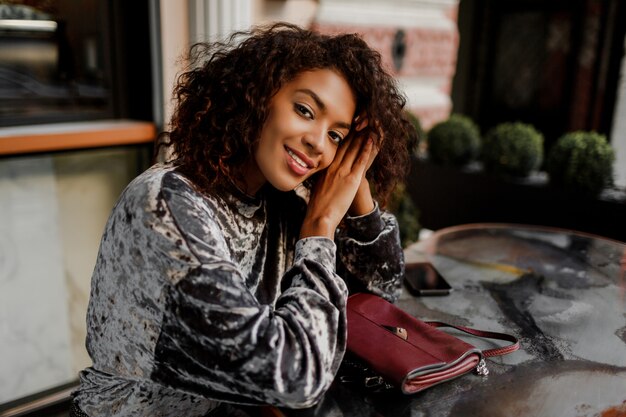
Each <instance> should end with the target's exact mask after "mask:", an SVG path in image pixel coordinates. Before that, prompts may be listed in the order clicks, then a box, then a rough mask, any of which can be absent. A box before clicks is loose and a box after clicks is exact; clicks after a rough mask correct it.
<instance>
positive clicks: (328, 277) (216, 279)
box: [73, 164, 404, 417]
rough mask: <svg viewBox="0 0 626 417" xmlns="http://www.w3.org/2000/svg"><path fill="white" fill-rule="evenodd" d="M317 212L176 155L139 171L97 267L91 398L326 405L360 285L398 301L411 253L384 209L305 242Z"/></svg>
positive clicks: (135, 408)
mask: <svg viewBox="0 0 626 417" xmlns="http://www.w3.org/2000/svg"><path fill="white" fill-rule="evenodd" d="M305 208H306V207H305V203H304V201H303V200H302V199H301V198H300V197H298V196H296V194H295V193H293V192H291V193H280V192H278V191H276V190H274V189H272V188H271V187H266V188H264V189H263V190H262V191H261V192H260V193H259V195H258V196H256V197H250V196H247V195H245V194H243V193H242V192H240V191H239V190H237V189H236V188H235V187H234V186H233V187H231V188H224V189H220V190H219V191H216V192H214V193H212V194H211V195H206V194H204V193H201V192H198V191H197V189H196V188H195V187H194V185H193V184H192V183H191V181H189V180H188V179H187V178H185V177H184V176H183V175H182V174H180V173H179V172H177V171H176V169H175V168H174V167H172V166H169V165H158V164H157V165H155V166H153V167H152V168H150V169H148V170H147V171H146V172H144V173H143V174H141V175H140V176H138V177H137V178H136V179H135V180H133V181H132V182H131V183H130V184H129V186H128V187H127V188H126V190H125V191H124V192H123V194H122V196H121V197H120V200H119V201H118V203H117V204H116V206H115V207H114V209H113V211H112V213H111V216H110V218H109V220H108V223H107V225H106V228H105V231H104V234H103V237H102V241H101V245H100V251H99V254H98V258H97V262H96V266H95V269H94V273H93V277H92V287H91V296H90V301H89V308H88V313H87V349H88V351H89V354H90V356H91V358H92V360H93V365H92V366H91V367H89V368H87V369H85V370H83V371H82V372H81V373H80V386H79V388H78V389H77V390H76V392H74V395H73V397H74V401H75V403H76V404H77V406H78V407H80V409H81V410H82V411H84V412H85V413H86V414H87V415H89V416H91V417H99V416H110V415H120V416H151V417H156V416H163V417H170V416H186V417H194V416H205V415H213V413H210V411H211V410H213V409H215V408H216V407H218V405H219V404H220V403H221V402H229V403H239V404H272V405H277V406H284V407H290V408H303V407H308V406H311V405H313V404H315V403H316V402H317V401H319V399H320V398H321V396H322V395H323V394H324V392H325V391H326V390H327V389H328V388H329V386H330V384H331V382H332V380H333V378H334V376H335V373H336V372H337V370H338V367H339V365H340V362H341V359H342V357H343V354H344V351H345V342H346V316H345V302H346V297H347V295H348V287H349V288H350V289H352V290H358V291H362V290H367V291H371V292H373V293H376V294H379V295H381V296H383V297H385V298H387V299H389V300H392V301H393V300H394V299H395V298H396V297H397V296H398V295H399V291H400V278H401V276H402V273H403V267H404V262H403V257H402V250H401V247H400V243H399V233H398V227H397V223H396V221H395V218H394V217H393V216H392V215H390V214H388V213H385V212H383V211H381V210H379V209H378V207H376V208H375V210H374V211H373V212H372V213H369V214H367V215H365V216H360V217H356V218H347V219H346V220H345V221H344V223H343V224H342V226H341V227H340V228H339V229H338V231H337V234H336V239H335V241H332V240H330V239H327V238H321V237H310V238H305V239H300V240H299V239H298V235H299V229H300V224H301V220H302V218H303V215H304V210H305ZM335 242H336V243H335ZM336 271H338V273H337V272H336Z"/></svg>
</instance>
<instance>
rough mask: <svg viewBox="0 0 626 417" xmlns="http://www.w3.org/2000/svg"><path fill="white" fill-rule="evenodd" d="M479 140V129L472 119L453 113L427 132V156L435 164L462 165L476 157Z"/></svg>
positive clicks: (478, 149) (478, 150)
mask: <svg viewBox="0 0 626 417" xmlns="http://www.w3.org/2000/svg"><path fill="white" fill-rule="evenodd" d="M480 140H481V139H480V130H479V129H478V126H476V124H475V123H474V122H473V121H472V119H470V118H469V117H467V116H463V115H460V114H453V115H451V116H450V117H449V118H448V119H447V120H444V121H442V122H439V123H437V124H435V125H434V126H433V127H432V128H431V129H430V131H429V132H428V135H427V144H428V156H429V158H430V160H431V161H433V162H435V163H437V164H441V165H452V166H463V165H466V164H468V163H469V162H472V161H474V160H475V159H476V158H477V157H478V153H479V152H480Z"/></svg>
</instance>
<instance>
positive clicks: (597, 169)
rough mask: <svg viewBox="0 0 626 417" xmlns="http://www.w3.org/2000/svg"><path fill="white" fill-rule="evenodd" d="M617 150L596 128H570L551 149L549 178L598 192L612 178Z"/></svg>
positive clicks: (585, 192) (581, 190)
mask: <svg viewBox="0 0 626 417" xmlns="http://www.w3.org/2000/svg"><path fill="white" fill-rule="evenodd" d="M614 160H615V152H614V150H613V148H612V147H611V145H610V144H609V143H608V142H607V140H606V136H604V135H601V134H598V133H596V132H584V131H577V132H570V133H566V134H565V135H563V136H561V137H560V138H559V139H558V140H557V141H556V143H555V144H554V146H552V148H551V149H550V152H549V153H548V158H547V159H546V171H547V172H548V176H549V178H550V182H551V183H553V184H556V185H559V186H562V187H564V188H567V189H570V190H573V191H577V192H581V193H583V194H586V195H591V196H595V195H597V194H598V193H599V192H600V191H602V189H603V188H605V187H607V186H609V185H611V184H612V182H613V162H614Z"/></svg>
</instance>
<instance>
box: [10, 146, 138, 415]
mask: <svg viewBox="0 0 626 417" xmlns="http://www.w3.org/2000/svg"><path fill="white" fill-rule="evenodd" d="M136 161H137V154H136V151H135V150H128V149H126V150H124V149H112V150H94V151H82V152H75V153H64V154H58V155H55V156H51V155H48V156H34V157H15V158H7V159H2V160H0V404H2V403H4V402H7V401H11V400H14V399H17V398H20V397H23V396H25V395H29V394H33V393H35V392H38V391H41V390H44V389H47V388H50V387H53V386H55V385H59V384H62V383H66V382H70V381H72V380H74V379H76V377H77V372H78V371H79V370H80V369H82V368H83V367H85V366H88V365H89V358H88V356H87V353H86V351H85V347H84V345H85V343H84V341H85V312H86V308H87V302H88V298H89V283H90V278H91V272H92V270H93V265H94V262H95V257H96V254H97V250H98V244H99V241H100V237H101V233H102V229H103V227H104V223H105V222H106V219H107V217H108V214H109V211H110V210H111V208H112V206H113V204H114V203H115V201H116V200H117V197H118V195H119V193H120V192H121V190H122V189H123V187H124V186H125V185H126V184H127V183H128V181H129V180H130V179H132V177H133V176H134V175H135V174H136V173H137V163H136Z"/></svg>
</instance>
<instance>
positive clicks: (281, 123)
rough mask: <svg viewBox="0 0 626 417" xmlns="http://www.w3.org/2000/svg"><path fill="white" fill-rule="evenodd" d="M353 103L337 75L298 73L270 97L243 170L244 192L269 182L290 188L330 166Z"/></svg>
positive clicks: (252, 191) (346, 128)
mask: <svg viewBox="0 0 626 417" xmlns="http://www.w3.org/2000/svg"><path fill="white" fill-rule="evenodd" d="M355 110H356V101H355V99H354V94H353V92H352V89H351V88H350V86H349V85H348V83H347V82H346V80H345V79H344V78H343V77H342V76H341V75H339V74H338V73H336V72H334V71H332V70H329V69H320V70H313V71H306V72H302V73H300V74H299V75H298V76H297V77H296V78H294V79H293V80H292V81H290V82H288V83H286V84H285V85H283V87H282V88H281V89H280V90H278V92H277V93H276V95H275V96H274V97H273V98H272V100H271V101H270V106H269V114H268V117H267V120H266V122H265V124H264V125H263V129H262V130H261V137H260V139H259V142H258V144H257V147H256V149H255V150H254V161H252V163H251V164H250V166H248V169H247V170H246V172H245V180H246V186H247V190H246V191H247V192H248V193H250V194H255V193H256V192H257V191H258V190H259V188H261V186H262V185H263V184H264V183H265V182H266V181H269V182H270V184H272V185H273V186H274V187H275V188H277V189H279V190H281V191H289V190H293V189H294V188H295V187H296V186H297V185H298V184H300V183H302V182H303V181H304V180H306V179H307V178H308V177H310V176H311V175H313V174H315V173H316V172H319V171H321V170H323V169H325V168H327V167H328V165H330V163H331V162H332V161H333V158H334V157H335V153H336V152H337V147H338V146H339V145H340V144H341V142H342V141H343V140H344V139H345V138H346V136H347V135H348V133H349V131H350V127H351V124H352V119H353V116H354V112H355Z"/></svg>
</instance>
